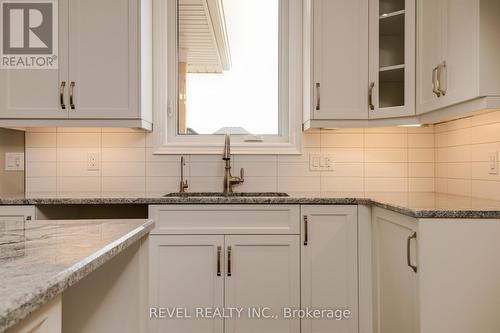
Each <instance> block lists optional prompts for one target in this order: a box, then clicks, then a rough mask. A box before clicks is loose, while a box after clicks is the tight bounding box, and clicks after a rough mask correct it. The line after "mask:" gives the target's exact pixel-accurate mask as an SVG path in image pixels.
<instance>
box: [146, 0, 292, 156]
mask: <svg viewBox="0 0 500 333" xmlns="http://www.w3.org/2000/svg"><path fill="white" fill-rule="evenodd" d="M301 3H302V1H301V0H167V1H160V0H158V1H157V2H155V5H157V4H158V6H159V7H160V9H161V10H159V12H158V13H157V12H156V10H155V14H156V17H155V18H154V28H155V36H158V37H155V45H154V48H155V55H156V57H155V66H156V67H157V68H156V69H155V73H158V74H159V75H158V79H157V80H155V90H154V91H155V95H156V96H155V101H156V106H155V134H156V135H155V147H156V148H157V149H156V151H155V152H157V153H167V154H168V153H173V154H178V153H186V154H189V153H190V154H197V153H199V154H210V153H220V146H222V144H223V138H222V136H223V134H226V133H230V134H231V135H232V146H233V151H234V152H235V153H248V154H261V153H273V154H279V153H298V152H299V151H298V149H297V147H299V146H300V142H299V141H300V135H299V134H300V132H301V127H300V125H301V121H300V120H301V118H302V117H301V106H302V98H301V90H302V85H301V82H302V79H301V76H300V74H301V71H302V67H301V66H302V65H301V60H302V57H301V53H302V47H301V46H302V44H301V40H302V38H301V34H302V30H301V26H302V20H301V15H302V14H301V6H302V4H301ZM158 127H161V128H158Z"/></svg>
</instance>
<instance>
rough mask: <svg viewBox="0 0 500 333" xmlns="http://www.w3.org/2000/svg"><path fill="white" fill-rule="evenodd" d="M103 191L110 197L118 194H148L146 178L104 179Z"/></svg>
mask: <svg viewBox="0 0 500 333" xmlns="http://www.w3.org/2000/svg"><path fill="white" fill-rule="evenodd" d="M101 184H102V185H101V190H102V192H103V193H107V194H108V195H110V196H114V195H116V194H118V193H122V195H123V194H124V193H125V194H126V193H133V194H142V195H145V193H146V177H102V178H101Z"/></svg>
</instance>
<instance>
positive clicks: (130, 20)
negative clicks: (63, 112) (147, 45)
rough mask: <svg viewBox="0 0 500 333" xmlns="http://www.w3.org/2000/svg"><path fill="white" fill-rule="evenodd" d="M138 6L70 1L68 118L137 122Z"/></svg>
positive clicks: (130, 0)
mask: <svg viewBox="0 0 500 333" xmlns="http://www.w3.org/2000/svg"><path fill="white" fill-rule="evenodd" d="M139 3H140V1H138V0H69V13H70V15H69V23H70V29H69V84H70V87H69V91H70V96H71V93H72V95H73V104H74V105H75V109H71V110H70V112H69V117H70V118H95V119H99V118H108V119H113V118H129V119H135V118H138V114H139V102H138V92H139V88H138V82H139V81H138V78H139V68H138V64H139V63H138V60H139V46H138V45H139V43H138V42H139V41H138V38H139V37H138V36H139V30H138V29H139V17H140V15H139V7H138V4H139ZM72 83H74V87H71V84H72Z"/></svg>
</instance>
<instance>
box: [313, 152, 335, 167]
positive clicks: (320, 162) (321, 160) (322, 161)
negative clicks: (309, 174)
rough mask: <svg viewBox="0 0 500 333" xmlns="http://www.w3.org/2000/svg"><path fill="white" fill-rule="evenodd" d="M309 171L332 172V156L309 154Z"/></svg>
mask: <svg viewBox="0 0 500 333" xmlns="http://www.w3.org/2000/svg"><path fill="white" fill-rule="evenodd" d="M309 170H310V171H333V156H332V155H329V154H310V155H309Z"/></svg>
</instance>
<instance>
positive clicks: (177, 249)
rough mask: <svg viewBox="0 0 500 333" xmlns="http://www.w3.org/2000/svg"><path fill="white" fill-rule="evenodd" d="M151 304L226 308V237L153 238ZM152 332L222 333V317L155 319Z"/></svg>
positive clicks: (175, 306)
mask: <svg viewBox="0 0 500 333" xmlns="http://www.w3.org/2000/svg"><path fill="white" fill-rule="evenodd" d="M150 246H151V247H150V258H151V261H150V291H151V293H150V306H152V307H155V308H156V307H158V308H169V309H173V308H188V309H190V311H191V310H192V309H194V308H196V307H200V308H222V307H223V306H224V276H223V270H224V258H223V256H224V252H223V251H222V249H223V247H224V236H218V235H208V236H207V235H194V236H189V235H181V236H177V235H176V236H168V235H161V236H158V235H153V236H151V237H150ZM151 331H152V332H200V333H202V332H203V333H210V332H222V331H223V321H222V319H214V320H206V319H189V320H188V319H185V318H159V319H154V318H151Z"/></svg>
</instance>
